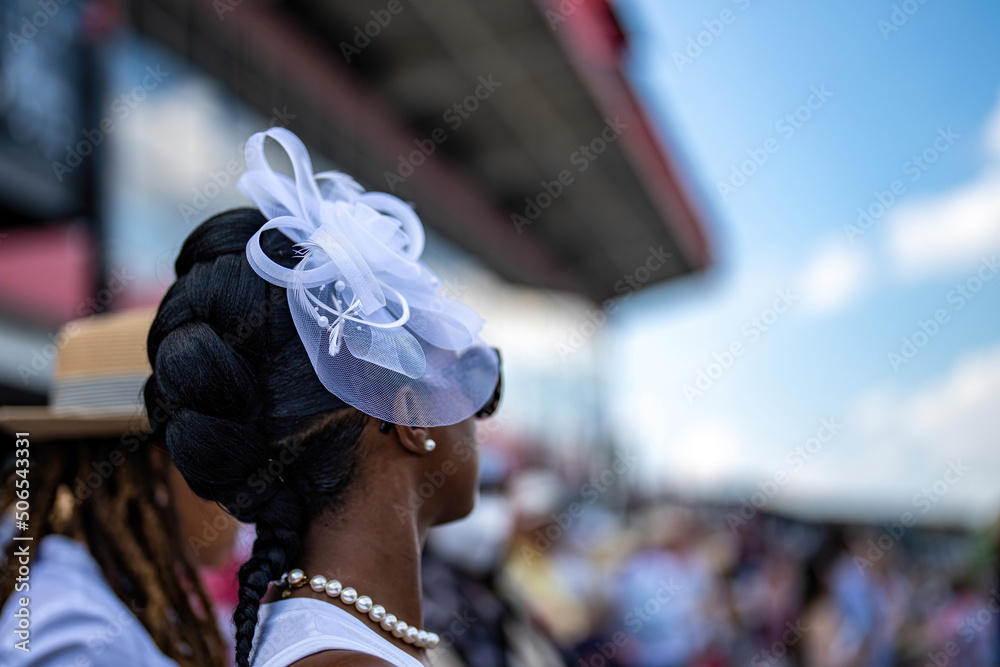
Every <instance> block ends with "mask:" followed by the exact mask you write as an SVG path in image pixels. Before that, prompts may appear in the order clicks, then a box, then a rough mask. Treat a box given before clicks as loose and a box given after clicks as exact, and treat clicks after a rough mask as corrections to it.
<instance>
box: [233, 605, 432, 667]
mask: <svg viewBox="0 0 1000 667" xmlns="http://www.w3.org/2000/svg"><path fill="white" fill-rule="evenodd" d="M254 637H255V641H254V646H255V653H254V655H253V662H252V664H253V667H286V666H287V665H290V664H292V663H293V662H295V661H296V660H301V659H302V658H305V657H306V656H310V655H312V654H314V653H319V652H320V651H331V650H343V651H357V652H358V653H366V654H368V655H374V656H377V657H379V658H382V659H383V660H385V661H386V662H388V663H390V664H392V665H396V667H423V665H422V664H421V663H420V661H419V660H417V659H416V658H414V657H413V656H411V655H409V654H408V653H406V652H405V651H403V650H402V649H400V648H398V647H396V646H394V645H393V644H392V642H390V641H389V640H388V639H386V638H385V637H382V636H381V635H380V634H378V632H376V631H375V630H373V629H372V628H369V627H368V626H367V625H365V624H364V622H363V621H361V620H360V619H358V618H356V617H355V616H353V615H352V614H350V613H348V612H347V611H345V610H343V609H340V608H338V607H336V606H334V605H332V604H330V603H329V602H324V601H323V600H317V599H315V598H288V599H287V600H278V601H276V602H269V603H267V604H263V605H261V606H260V618H259V619H258V621H257V632H256V634H255V635H254Z"/></svg>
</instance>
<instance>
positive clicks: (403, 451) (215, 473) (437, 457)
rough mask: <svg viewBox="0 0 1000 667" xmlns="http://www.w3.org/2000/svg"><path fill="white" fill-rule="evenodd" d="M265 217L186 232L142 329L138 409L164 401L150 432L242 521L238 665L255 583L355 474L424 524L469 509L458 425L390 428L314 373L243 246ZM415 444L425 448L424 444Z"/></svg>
mask: <svg viewBox="0 0 1000 667" xmlns="http://www.w3.org/2000/svg"><path fill="white" fill-rule="evenodd" d="M265 222H266V220H265V218H264V216H263V215H262V214H261V213H259V212H258V211H256V210H251V209H240V210H235V211H230V212H227V213H223V214H220V215H217V216H215V217H213V218H211V219H209V220H207V221H206V222H205V223H203V224H202V225H201V226H199V227H198V228H197V229H196V230H195V231H194V232H192V233H191V235H190V236H189V237H188V239H187V240H186V242H185V243H184V246H183V248H182V250H181V253H180V256H179V257H178V259H177V263H176V272H177V280H176V282H175V283H174V284H173V285H172V286H171V288H170V289H169V290H168V292H167V294H166V296H165V297H164V299H163V303H162V304H161V306H160V310H159V313H158V314H157V316H156V319H155V320H154V322H153V325H152V328H151V330H150V335H149V342H148V351H149V357H150V362H151V364H152V367H153V375H152V377H151V378H150V380H149V381H148V382H147V384H146V396H145V398H146V403H147V406H149V407H150V412H151V414H152V408H153V407H154V406H162V405H168V406H171V410H170V411H169V415H168V416H167V417H166V419H165V420H162V421H161V422H159V423H154V424H153V426H154V428H155V429H156V431H157V433H158V434H159V436H160V438H161V439H162V441H163V442H164V443H165V444H166V446H167V449H168V450H169V452H170V456H171V459H172V460H173V461H174V464H175V465H176V466H177V469H178V470H179V471H180V472H181V474H182V475H183V476H184V478H185V480H186V481H187V482H188V484H189V485H190V486H191V488H192V489H193V490H194V492H195V493H196V494H198V495H199V496H201V497H202V498H205V499H208V500H212V501H215V502H218V503H220V504H221V505H222V506H223V507H225V508H226V509H227V510H228V511H230V512H231V513H232V514H233V515H234V516H236V517H237V518H238V519H240V520H241V521H245V522H250V523H255V524H256V526H257V541H256V542H255V545H254V551H253V556H252V557H251V559H250V560H249V561H248V562H247V563H246V564H245V565H244V566H243V568H242V569H241V571H240V605H239V607H238V608H237V610H236V613H235V615H234V622H235V623H236V626H237V654H238V656H239V658H240V661H241V663H242V664H246V663H247V656H248V654H249V651H250V645H251V643H252V637H253V629H254V625H255V624H256V620H257V612H258V605H259V602H260V597H261V595H263V593H264V592H265V590H266V588H267V583H268V582H269V581H271V580H274V579H277V578H278V577H279V576H280V575H281V573H282V572H284V571H285V570H287V569H289V568H290V567H294V566H295V563H294V561H295V560H296V559H297V558H298V557H299V555H300V553H301V550H302V540H303V535H304V534H305V530H306V528H307V526H308V525H309V523H310V522H311V521H312V520H313V519H314V518H316V517H317V516H319V515H320V514H321V513H327V512H336V511H338V509H339V508H340V507H342V506H343V504H344V503H345V502H346V499H347V498H348V496H349V494H350V493H351V492H352V489H353V488H354V487H355V486H359V487H361V488H363V487H364V485H363V484H362V485H358V484H357V482H358V481H359V480H361V479H364V478H366V477H368V478H371V479H373V480H374V479H377V476H378V475H380V474H392V475H395V478H396V479H402V480H405V482H406V483H409V484H411V485H412V488H413V490H414V491H415V492H417V493H420V489H421V487H420V485H421V484H423V483H424V482H425V481H426V482H427V483H428V484H431V485H432V486H434V487H435V488H434V492H433V497H431V498H430V499H429V500H428V501H427V502H424V503H421V504H420V506H419V508H413V509H414V511H415V512H417V514H418V515H419V516H418V517H417V520H418V521H419V522H420V523H423V524H427V525H430V524H433V523H439V522H442V521H446V520H452V519H455V518H458V517H459V516H462V515H464V514H465V513H467V512H468V511H469V510H471V507H472V503H473V499H474V494H475V471H476V464H477V456H476V442H475V432H474V426H473V424H472V421H471V419H467V420H464V421H462V422H459V423H458V424H455V425H452V426H439V427H433V428H421V427H411V426H393V428H391V429H388V431H389V432H388V433H385V432H383V430H380V429H379V426H380V422H379V421H377V420H374V419H372V418H370V417H368V416H367V415H365V414H363V413H361V412H359V411H358V410H356V409H354V408H352V407H348V406H346V405H345V404H344V403H343V402H342V401H340V400H339V399H338V398H337V397H336V396H334V395H333V394H332V393H330V391H328V390H327V389H326V388H325V387H324V386H323V384H321V382H320V381H319V379H318V378H317V375H316V373H315V371H314V369H313V366H312V364H311V362H310V360H309V357H308V354H307V352H306V349H305V347H304V346H303V343H302V341H301V340H300V337H299V334H298V332H297V329H296V326H295V323H294V322H293V320H292V316H291V314H290V311H289V305H288V299H287V296H286V289H285V288H283V287H278V286H276V285H273V284H271V283H269V282H266V281H265V280H264V279H262V278H261V277H259V276H258V275H257V274H256V273H255V272H254V271H253V269H251V267H250V265H249V263H248V261H247V256H246V248H247V242H248V241H249V240H250V238H251V237H252V236H253V235H254V234H255V233H256V232H257V231H258V230H259V229H260V227H261V226H262V225H263V224H264V223H265ZM261 246H262V248H263V250H264V252H266V253H267V255H268V257H269V258H271V259H272V260H274V261H275V262H277V263H279V264H281V265H282V266H287V267H292V266H294V265H295V264H296V262H297V256H296V249H295V247H294V245H293V242H292V241H291V240H289V239H288V238H287V237H286V236H285V235H283V234H281V233H280V232H277V231H273V230H272V231H268V232H265V233H264V234H263V236H262V237H261ZM428 439H433V440H435V441H436V443H437V446H436V447H434V448H433V449H431V450H428V448H427V446H426V443H427V440H428Z"/></svg>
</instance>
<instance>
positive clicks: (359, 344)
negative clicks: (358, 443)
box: [237, 128, 499, 427]
mask: <svg viewBox="0 0 1000 667" xmlns="http://www.w3.org/2000/svg"><path fill="white" fill-rule="evenodd" d="M267 137H270V138H272V139H274V140H275V141H277V142H278V143H279V144H280V145H281V147H282V148H283V149H284V150H285V152H286V153H287V154H288V157H289V158H290V159H291V163H292V170H293V172H294V179H292V178H289V177H288V176H286V175H284V174H281V173H278V172H276V171H274V170H273V169H272V168H271V166H270V164H268V162H267V158H266V157H265V155H264V140H265V139H266V138H267ZM246 160H247V168H248V171H247V172H246V173H245V174H244V175H243V176H241V177H240V180H239V182H238V184H237V187H238V188H239V190H240V191H241V192H242V193H243V194H245V195H246V196H247V197H249V198H250V199H251V200H253V202H254V203H255V204H256V205H257V207H258V208H259V209H260V211H261V212H262V213H263V214H264V216H265V217H266V218H267V219H268V222H267V223H266V224H264V225H263V226H262V227H261V228H260V230H259V231H258V232H257V233H256V234H254V236H253V237H252V238H251V239H250V242H249V243H248V244H247V259H248V260H249V261H250V265H251V266H252V267H253V269H254V271H256V272H257V274H258V275H260V276H261V277H262V278H263V279H264V280H267V281H268V282H270V283H273V284H275V285H280V286H284V287H286V288H287V289H288V304H289V307H290V309H291V312H292V318H293V319H294V321H295V326H296V329H297V330H298V333H299V336H300V337H301V339H302V344H303V345H304V346H305V348H306V350H307V352H308V353H309V358H310V360H311V361H312V365H313V368H314V369H315V370H316V375H317V376H318V377H319V379H320V381H321V382H322V383H323V386H325V387H326V388H327V389H328V390H329V391H330V392H332V393H333V394H334V395H336V396H337V397H338V398H339V399H341V400H342V401H344V402H345V403H347V404H349V405H352V406H354V407H355V408H357V409H358V410H361V411H362V412H364V413H366V414H369V415H371V416H373V417H375V418H377V419H381V420H384V421H388V422H391V423H394V424H408V425H410V426H415V427H416V426H423V427H428V426H440V425H443V424H453V423H456V422H459V421H462V420H463V419H465V418H467V417H470V416H472V415H473V414H475V413H476V412H477V411H478V410H480V408H482V406H483V405H484V404H485V403H487V402H488V401H489V400H490V397H491V394H492V393H493V391H494V388H495V386H496V384H497V379H498V375H499V359H498V355H497V354H496V352H495V351H494V350H493V349H491V348H489V347H488V346H486V345H485V344H484V343H483V342H482V341H481V340H480V339H479V331H480V329H481V328H482V325H483V321H482V319H481V318H480V317H479V316H478V315H477V314H476V312H475V311H474V310H472V309H471V308H469V307H468V306H465V305H463V304H461V303H459V302H458V301H455V300H453V299H449V298H445V297H442V296H438V291H439V290H440V287H441V280H440V278H438V276H437V275H436V274H435V273H434V272H433V271H431V270H430V269H429V268H428V267H427V265H426V264H424V263H423V262H422V261H420V255H421V253H422V252H423V249H424V228H423V225H422V224H421V222H420V219H419V218H418V217H417V214H416V213H415V212H414V211H413V209H412V208H411V207H410V206H409V205H407V204H406V203H405V202H403V201H401V200H400V199H398V198H396V197H394V196H392V195H389V194H386V193H382V192H366V191H365V189H364V188H363V187H361V186H360V185H359V184H358V183H357V182H356V181H355V180H354V179H353V178H351V177H350V176H348V175H346V174H343V173H340V172H337V171H325V172H321V173H319V174H313V167H312V161H311V160H310V159H309V154H308V152H307V151H306V149H305V146H304V145H303V144H302V142H301V141H300V140H299V138H298V137H296V136H295V135H294V134H292V133H291V132H289V131H288V130H285V129H283V128H271V129H269V130H267V131H266V132H258V133H257V134H254V135H253V136H252V137H250V139H249V140H248V141H247V145H246ZM268 229H276V230H279V231H280V232H281V233H283V234H285V235H286V236H287V237H288V238H290V239H291V240H292V241H294V242H295V243H296V245H297V247H298V249H299V254H300V255H301V259H300V260H299V261H298V263H297V264H296V265H295V266H294V268H288V267H285V266H281V265H280V264H278V263H277V262H275V261H273V260H272V259H270V258H269V257H268V256H267V255H266V254H265V253H264V251H263V249H262V248H261V244H260V236H261V234H262V233H263V232H264V231H266V230H268Z"/></svg>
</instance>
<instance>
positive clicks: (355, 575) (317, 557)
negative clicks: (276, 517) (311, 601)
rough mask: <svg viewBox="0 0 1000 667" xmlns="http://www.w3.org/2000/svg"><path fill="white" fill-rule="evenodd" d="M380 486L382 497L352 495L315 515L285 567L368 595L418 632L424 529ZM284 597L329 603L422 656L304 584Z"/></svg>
mask: <svg viewBox="0 0 1000 667" xmlns="http://www.w3.org/2000/svg"><path fill="white" fill-rule="evenodd" d="M379 486H382V487H383V489H385V490H384V491H383V492H382V493H372V490H371V489H367V490H365V492H362V493H352V494H350V495H351V498H350V499H349V502H348V503H347V504H346V505H345V506H343V507H342V508H341V509H340V510H339V511H337V512H336V513H330V512H327V513H324V514H322V515H320V516H318V517H317V518H316V519H315V520H314V521H313V522H312V523H311V524H310V526H309V528H308V530H307V531H306V534H305V536H304V539H303V549H302V555H301V556H300V558H299V559H298V562H296V563H291V564H290V568H298V569H300V570H302V571H303V572H305V574H306V577H307V578H310V577H313V576H315V575H317V574H321V575H323V576H324V577H326V578H327V580H330V579H336V580H337V581H339V582H340V583H341V584H342V585H343V586H344V588H347V587H351V588H353V589H355V590H356V591H357V592H358V595H359V596H361V595H367V596H368V597H370V598H371V599H372V601H373V602H374V603H375V604H380V605H382V606H383V607H385V610H386V613H387V614H394V615H395V616H396V618H397V619H399V620H402V621H405V622H406V623H407V625H415V626H417V627H418V628H422V627H423V605H422V603H421V584H420V551H421V548H422V546H423V540H424V535H425V534H426V526H423V527H422V526H420V525H419V517H418V512H417V510H416V509H415V508H412V507H411V506H410V505H409V504H408V503H407V501H406V500H402V499H400V498H396V497H392V496H395V495H396V494H397V493H398V491H396V490H395V489H391V486H390V484H388V483H386V484H380V485H379ZM397 488H398V487H397ZM355 505H356V506H355ZM286 590H288V589H284V588H281V589H277V588H274V589H272V590H270V591H268V594H267V595H266V596H265V597H264V600H263V601H264V602H273V601H275V600H278V599H281V594H282V592H283V591H286ZM288 597H312V598H316V599H319V600H324V601H327V602H330V603H331V604H334V605H336V606H338V607H340V608H341V609H344V610H346V611H348V612H349V613H351V614H353V615H354V616H356V617H358V618H360V619H362V621H363V622H364V623H365V624H366V625H368V626H369V627H371V628H373V629H375V630H376V632H378V633H379V634H380V635H382V636H383V637H385V638H386V639H388V640H389V641H391V642H393V644H394V645H396V646H398V647H399V648H401V649H402V650H404V651H406V652H407V653H409V654H411V655H413V656H415V657H417V658H419V657H420V656H421V654H422V650H421V649H419V648H417V647H415V646H413V645H412V644H407V643H405V642H404V641H403V640H402V639H401V638H398V637H394V636H392V634H391V633H390V632H388V631H386V630H384V629H382V627H381V626H380V625H379V624H378V623H376V622H375V621H372V620H371V619H370V618H369V617H368V614H366V613H363V612H360V611H358V610H357V609H356V608H355V607H354V606H353V605H346V604H344V603H343V602H341V601H340V600H339V599H337V598H331V597H330V596H328V595H327V594H326V593H317V592H315V591H313V590H312V589H311V588H310V587H309V586H308V584H307V585H305V586H301V587H298V588H293V589H291V592H290V593H289V596H288Z"/></svg>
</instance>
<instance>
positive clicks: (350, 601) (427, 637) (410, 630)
mask: <svg viewBox="0 0 1000 667" xmlns="http://www.w3.org/2000/svg"><path fill="white" fill-rule="evenodd" d="M306 581H307V577H306V574H305V572H303V571H302V570H299V569H297V568H296V569H294V570H289V571H288V572H285V573H284V574H282V575H281V579H279V580H278V581H275V582H272V583H274V584H277V585H279V586H286V585H287V586H288V587H289V588H288V589H286V590H285V591H284V592H283V593H282V594H281V596H282V597H288V596H289V595H290V594H291V592H292V589H293V588H301V587H302V586H305V585H306ZM308 582H309V588H311V589H313V590H314V591H316V592H317V593H323V592H325V593H326V594H327V595H329V596H330V597H332V598H340V601H341V602H343V603H344V604H345V605H347V606H348V607H351V606H353V607H354V608H355V609H357V610H358V611H360V612H362V613H365V614H368V618H370V619H372V620H373V621H374V622H376V623H378V624H379V626H380V627H381V628H382V629H383V630H385V631H386V632H391V633H392V636H393V637H398V638H399V639H402V640H403V641H404V642H406V643H407V644H413V645H414V646H418V647H420V648H434V647H436V646H437V645H438V642H440V641H441V638H440V637H439V636H438V635H437V634H436V633H434V632H427V631H426V630H421V629H420V628H418V627H416V626H413V625H408V624H407V623H406V622H404V621H401V620H399V619H398V618H396V615H395V614H389V613H387V612H386V610H385V607H383V606H382V605H380V604H375V603H373V602H372V599H371V598H370V597H368V596H367V595H358V592H357V591H356V590H354V589H353V588H350V587H348V588H344V586H343V584H341V583H340V582H339V581H337V580H336V579H330V580H327V578H326V577H324V576H323V575H322V574H317V575H316V576H314V577H312V578H310V579H308Z"/></svg>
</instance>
